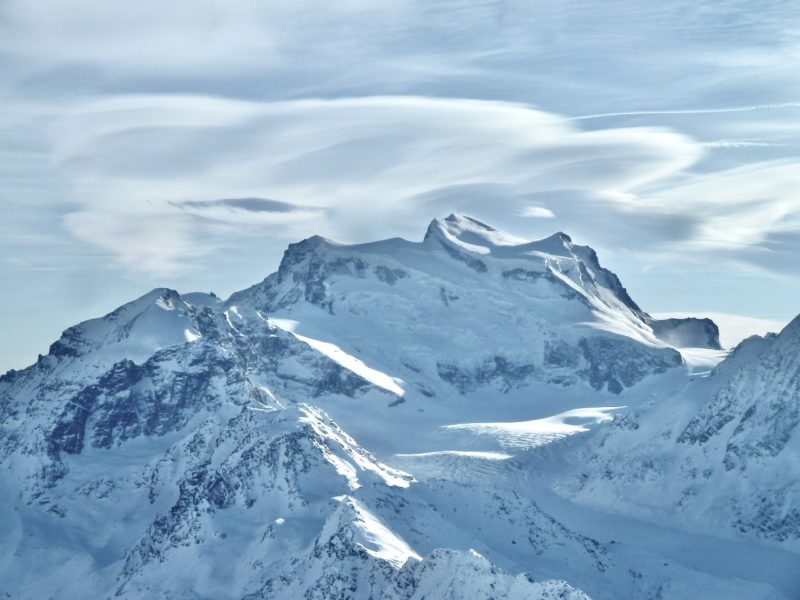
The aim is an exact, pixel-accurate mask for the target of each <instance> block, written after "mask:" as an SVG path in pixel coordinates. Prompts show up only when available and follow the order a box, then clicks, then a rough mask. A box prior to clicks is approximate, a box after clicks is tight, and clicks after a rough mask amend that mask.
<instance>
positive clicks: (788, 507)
mask: <svg viewBox="0 0 800 600" xmlns="http://www.w3.org/2000/svg"><path fill="white" fill-rule="evenodd" d="M799 425H800V317H798V318H796V319H795V320H794V321H792V322H791V323H790V324H789V325H787V326H786V328H785V329H784V330H783V331H782V332H780V334H778V335H774V334H772V335H769V336H767V337H752V338H749V339H747V340H745V341H744V342H742V343H741V344H740V345H739V346H738V347H737V348H736V349H735V350H734V351H733V352H732V353H731V354H730V355H729V356H728V357H727V358H726V359H725V360H724V361H723V362H722V363H721V364H719V365H718V366H717V367H716V369H714V371H713V372H712V373H711V374H710V376H709V377H707V378H701V379H694V380H691V381H689V382H688V383H686V384H685V385H684V386H683V387H682V389H680V390H679V391H678V392H677V393H674V394H672V395H670V396H668V397H666V398H664V397H654V398H652V399H651V400H650V401H649V402H647V403H646V404H644V405H642V406H640V407H639V408H638V409H636V410H633V411H630V412H628V413H627V414H626V415H625V416H624V417H622V418H620V419H619V420H617V421H616V422H615V423H614V424H613V425H612V426H611V427H609V428H608V430H607V431H605V432H604V433H603V434H601V435H599V436H598V439H597V440H595V441H594V442H593V443H591V444H589V445H588V446H587V447H585V448H582V449H581V451H580V452H581V455H582V456H581V462H585V467H584V468H583V469H582V470H581V473H580V475H579V477H578V478H577V480H576V481H573V482H572V483H571V485H570V484H568V485H567V486H566V487H567V489H570V491H571V492H572V493H573V494H575V495H577V496H578V497H579V498H582V499H584V500H585V501H588V502H592V503H601V504H604V505H606V506H609V507H614V508H615V509H616V510H625V511H630V512H638V513H640V514H643V515H645V516H649V517H651V518H659V519H662V520H663V519H670V520H674V521H676V522H681V523H682V524H683V525H684V526H686V525H689V526H691V527H693V528H697V529H702V530H705V531H711V532H717V533H719V532H728V533H729V534H730V532H731V531H735V532H738V533H742V534H746V535H749V536H753V537H757V538H760V539H762V540H764V541H767V542H772V543H775V544H777V545H781V546H784V547H789V548H793V549H794V550H796V551H797V550H800V459H799V457H800V426H799Z"/></svg>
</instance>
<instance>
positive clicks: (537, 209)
mask: <svg viewBox="0 0 800 600" xmlns="http://www.w3.org/2000/svg"><path fill="white" fill-rule="evenodd" d="M522 216H523V217H529V218H532V219H554V218H555V216H556V214H555V213H554V212H553V211H552V210H550V209H549V208H545V207H544V206H526V207H525V208H523V209H522Z"/></svg>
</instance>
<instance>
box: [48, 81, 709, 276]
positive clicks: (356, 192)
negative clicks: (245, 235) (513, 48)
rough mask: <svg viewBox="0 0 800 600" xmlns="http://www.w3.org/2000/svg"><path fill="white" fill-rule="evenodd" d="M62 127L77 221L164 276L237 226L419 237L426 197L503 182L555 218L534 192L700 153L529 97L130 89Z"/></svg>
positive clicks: (600, 187) (643, 175)
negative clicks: (217, 94)
mask: <svg viewBox="0 0 800 600" xmlns="http://www.w3.org/2000/svg"><path fill="white" fill-rule="evenodd" d="M53 131H54V135H55V144H54V148H55V149H56V155H55V157H54V158H55V164H56V165H57V166H56V169H55V172H56V173H57V175H58V177H59V183H60V184H61V185H62V187H63V188H64V189H69V190H71V197H70V201H71V202H72V203H73V205H74V206H75V207H76V209H75V210H73V211H71V212H70V213H69V214H67V215H66V216H65V222H66V224H67V227H68V228H69V230H70V231H71V232H72V233H73V234H74V235H76V236H77V237H79V238H81V239H83V240H85V241H87V242H90V243H92V244H95V245H97V246H99V247H101V248H103V249H104V250H106V251H111V252H116V253H117V254H118V256H119V258H120V260H121V261H122V263H123V264H126V265H128V266H131V267H136V268H140V269H157V270H160V271H167V272H169V271H174V270H176V269H179V268H180V264H181V263H182V262H186V263H187V266H190V265H189V264H188V263H190V262H191V261H192V260H193V259H196V258H197V257H198V256H201V255H202V254H203V253H206V252H208V251H210V250H211V249H212V248H213V247H214V244H211V243H208V240H209V237H213V236H215V235H217V234H219V233H220V231H221V230H222V229H223V228H225V227H229V226H231V225H232V224H236V226H237V232H236V235H237V236H239V235H241V234H242V231H246V230H248V229H250V230H251V231H254V232H257V233H258V234H263V232H264V231H265V228H270V227H271V229H269V231H271V233H272V234H273V235H276V236H280V237H285V238H287V239H291V238H292V237H295V236H301V235H304V234H305V233H306V232H308V231H309V230H311V231H319V232H322V233H324V234H326V235H330V236H331V237H335V238H339V239H344V240H345V241H355V240H359V239H361V238H363V237H367V235H366V231H369V234H368V236H369V237H374V236H376V235H391V234H393V233H395V234H396V233H398V230H399V231H400V232H408V233H409V234H411V235H417V234H418V231H419V230H420V228H421V227H423V225H424V221H425V220H427V219H428V218H429V217H430V215H429V214H427V213H428V212H429V211H428V210H424V211H423V212H425V213H426V214H424V215H422V216H421V215H420V209H421V208H425V209H429V208H430V198H431V197H432V196H436V195H437V194H439V193H441V192H446V191H449V190H453V189H459V188H461V189H464V188H466V187H470V188H472V189H475V188H476V187H480V186H486V185H494V186H503V188H504V189H505V191H506V195H507V196H509V197H512V198H513V199H514V203H515V205H516V207H517V210H514V211H513V215H518V214H520V213H522V214H528V215H529V216H543V215H548V216H550V215H555V214H557V213H558V207H556V206H550V207H538V214H534V213H536V212H537V211H536V210H533V209H535V208H536V207H535V206H532V209H531V210H533V212H530V211H529V212H528V213H525V210H526V208H527V200H526V195H529V194H534V193H538V194H545V193H553V194H557V193H559V192H563V191H565V190H570V191H572V192H578V191H579V192H581V193H583V194H597V193H602V192H607V193H608V194H612V195H613V194H614V193H616V194H625V193H631V191H632V190H633V189H635V188H636V187H639V186H642V185H645V184H648V183H654V182H656V181H659V180H661V179H663V178H664V177H667V176H669V175H671V174H674V173H676V172H679V171H681V170H682V169H684V168H686V167H688V166H690V165H692V164H693V163H694V162H695V161H696V160H698V158H699V157H700V155H701V154H702V150H701V148H700V147H699V146H698V145H697V144H696V143H694V142H693V141H692V140H691V139H690V138H687V137H686V136H684V135H681V134H678V133H676V132H673V131H669V130H666V129H659V128H624V129H604V130H594V131H583V130H581V129H579V128H576V127H574V126H571V125H568V124H567V123H566V122H565V121H564V120H563V119H562V118H561V117H560V115H555V114H551V113H547V112H544V111H540V110H537V109H535V108H533V107H530V106H526V105H523V104H518V103H508V102H489V101H475V100H462V99H437V98H428V97H373V98H352V99H340V100H301V101H284V102H261V103H257V102H242V101H234V102H226V101H224V100H222V99H214V98H202V97H201V98H191V97H171V96H159V97H154V96H148V97H136V96H132V97H124V98H114V99H112V100H111V101H110V102H108V103H107V104H102V103H99V104H98V103H95V104H93V105H91V106H89V107H86V108H82V109H78V110H76V111H75V112H74V113H72V115H71V116H70V117H69V118H67V119H63V120H62V121H60V122H59V123H58V124H57V126H55V127H54V129H53ZM223 195H229V196H230V195H233V196H235V197H233V198H230V197H229V198H228V199H219V198H220V197H221V196H223ZM600 197H602V196H600ZM109 198H113V199H114V201H113V202H111V201H109ZM266 198H275V199H280V200H267V199H266ZM284 198H285V199H291V202H289V201H288V200H283V199H284ZM494 201H495V199H494V198H493V197H492V196H491V195H487V196H485V197H484V198H483V203H484V206H483V209H482V210H481V211H479V212H483V213H487V212H493V207H492V203H493V202H494ZM437 214H438V213H437ZM190 215H196V216H200V217H202V219H199V220H198V219H194V220H193V219H191V218H189V216H190ZM501 220H505V218H503V219H501ZM154 221H157V222H158V223H159V224H160V225H159V227H155V228H154V227H153V226H152V223H153V222H154ZM162 228H163V229H162ZM154 241H155V243H154ZM151 254H152V256H150V255H151Z"/></svg>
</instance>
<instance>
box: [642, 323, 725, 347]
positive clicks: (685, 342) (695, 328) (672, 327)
mask: <svg viewBox="0 0 800 600" xmlns="http://www.w3.org/2000/svg"><path fill="white" fill-rule="evenodd" d="M650 326H651V327H652V328H653V333H655V335H656V337H657V338H658V339H660V340H663V341H665V342H667V343H668V344H670V345H671V346H675V347H677V348H710V349H712V350H721V349H722V346H720V343H719V327H717V324H716V323H714V321H712V320H711V319H697V318H694V317H688V318H685V319H653V320H651V321H650Z"/></svg>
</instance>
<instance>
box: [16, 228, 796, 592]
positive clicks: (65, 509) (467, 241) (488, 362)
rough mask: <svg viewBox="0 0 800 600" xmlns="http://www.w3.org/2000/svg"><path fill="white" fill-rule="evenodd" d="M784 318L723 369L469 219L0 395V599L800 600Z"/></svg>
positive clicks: (78, 360)
mask: <svg viewBox="0 0 800 600" xmlns="http://www.w3.org/2000/svg"><path fill="white" fill-rule="evenodd" d="M799 423H800V318H798V319H796V320H795V321H793V322H792V323H790V324H789V325H788V326H787V327H786V328H785V329H784V330H783V331H782V332H780V333H776V334H770V335H768V336H766V337H754V338H750V339H747V340H745V341H744V342H742V343H741V344H740V345H739V346H738V347H736V348H735V349H734V350H733V351H731V352H730V353H727V352H725V351H724V350H722V349H721V347H720V342H719V331H718V329H717V326H716V325H715V324H714V323H713V321H711V320H709V319H692V318H687V319H656V318H654V317H652V316H650V315H649V314H648V313H647V312H645V311H644V310H642V309H641V308H640V307H639V306H638V305H637V304H636V303H635V302H634V301H633V299H632V298H631V297H630V296H629V295H628V293H627V292H626V290H625V288H624V287H623V286H622V284H621V282H620V280H619V279H618V278H617V276H616V275H614V273H612V272H611V271H609V270H607V269H606V268H604V267H602V266H601V265H600V262H599V260H598V257H597V255H596V253H595V252H594V251H593V250H592V249H591V248H589V247H588V246H580V245H577V244H574V243H573V242H572V240H571V239H570V237H569V236H567V235H565V234H563V233H557V234H555V235H553V236H551V237H549V238H546V239H544V240H540V241H534V242H527V241H524V240H519V239H516V238H513V237H511V236H509V235H506V234H504V233H502V232H500V231H497V230H495V229H493V228H491V227H489V226H487V225H484V224H483V223H480V222H478V221H476V220H474V219H471V218H469V217H465V216H461V215H451V216H449V217H447V218H446V219H436V220H434V221H433V222H432V223H431V224H430V226H429V228H428V230H427V232H426V233H425V236H424V239H423V240H422V241H421V242H411V241H406V240H402V239H390V240H384V241H379V242H374V243H369V244H361V245H341V244H337V243H335V242H332V241H330V240H326V239H323V238H320V237H312V238H309V239H306V240H303V241H301V242H299V243H297V244H292V245H290V246H289V248H288V249H287V250H286V252H285V254H284V257H283V260H282V261H281V264H280V267H279V269H278V271H277V272H276V273H273V274H272V275H269V276H268V277H267V278H266V279H264V280H263V281H262V282H260V283H258V284H256V285H254V286H252V287H250V288H248V289H245V290H242V291H240V292H237V293H234V294H233V295H232V296H231V297H230V298H228V299H227V300H223V299H220V298H218V297H216V296H214V295H211V294H200V293H189V294H179V293H178V292H176V291H173V290H170V289H156V290H153V291H152V292H150V293H148V294H146V295H144V296H142V297H141V298H138V299H136V300H134V301H132V302H130V303H128V304H126V305H124V306H122V307H120V308H118V309H116V310H115V311H113V312H111V313H109V314H108V315H106V316H104V317H101V318H98V319H94V320H91V321H87V322H84V323H81V324H79V325H76V326H74V327H71V328H69V329H67V330H66V331H65V332H64V334H63V335H62V336H61V338H60V339H59V340H57V341H56V342H55V343H53V344H52V346H51V347H50V351H49V353H48V354H47V355H46V356H43V357H41V358H40V360H39V361H38V362H37V363H36V364H34V365H32V366H30V367H28V368H26V369H24V370H21V371H9V372H8V373H6V374H4V375H3V376H2V377H0V598H14V599H37V600H39V599H54V600H69V599H85V598H130V599H133V598H164V599H175V600H177V599H195V598H208V599H231V600H245V599H247V600H255V599H273V598H274V599H299V598H308V599H320V600H327V599H358V600H361V599H371V598H376V599H377V598H387V599H396V600H411V599H415V600H422V599H429V600H432V599H439V598H442V599H464V600H467V599H483V598H486V599H488V598H497V599H500V598H509V599H523V598H524V599H553V600H555V599H569V600H584V599H586V598H592V599H595V600H601V599H606V600H611V599H632V598H636V599H663V600H668V599H675V600H677V599H684V598H703V599H730V598H736V599H744V600H790V599H797V598H800V427H798V424H799Z"/></svg>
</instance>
